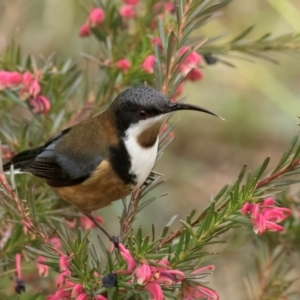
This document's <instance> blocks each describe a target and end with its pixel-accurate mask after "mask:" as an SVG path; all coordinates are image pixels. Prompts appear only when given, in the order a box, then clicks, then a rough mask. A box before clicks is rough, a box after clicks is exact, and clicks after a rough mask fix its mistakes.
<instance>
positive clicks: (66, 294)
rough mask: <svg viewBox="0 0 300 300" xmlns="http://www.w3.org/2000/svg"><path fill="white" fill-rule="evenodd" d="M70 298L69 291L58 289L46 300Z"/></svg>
mask: <svg viewBox="0 0 300 300" xmlns="http://www.w3.org/2000/svg"><path fill="white" fill-rule="evenodd" d="M70 297H71V292H70V291H65V290H63V289H59V290H58V291H57V292H56V293H55V294H53V295H50V296H48V297H47V299H46V300H62V299H70Z"/></svg>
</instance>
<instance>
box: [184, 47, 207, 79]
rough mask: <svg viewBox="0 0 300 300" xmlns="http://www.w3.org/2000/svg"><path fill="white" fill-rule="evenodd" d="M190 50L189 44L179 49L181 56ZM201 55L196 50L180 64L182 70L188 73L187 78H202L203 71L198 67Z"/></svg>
mask: <svg viewBox="0 0 300 300" xmlns="http://www.w3.org/2000/svg"><path fill="white" fill-rule="evenodd" d="M188 50H189V47H188V46H184V47H182V48H181V49H180V50H179V56H182V55H185V54H186V53H187V51H188ZM200 62H201V56H200V55H199V54H198V53H197V52H196V51H192V52H191V53H189V54H188V55H187V56H186V58H185V59H184V60H183V61H182V63H181V64H180V67H179V68H180V72H181V73H182V74H184V75H187V77H186V78H187V79H189V80H192V81H196V80H199V79H201V78H202V73H201V71H200V70H199V69H197V67H198V66H199V65H200ZM190 74H191V75H190Z"/></svg>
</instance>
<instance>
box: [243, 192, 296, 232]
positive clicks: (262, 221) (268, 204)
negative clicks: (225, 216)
mask: <svg viewBox="0 0 300 300" xmlns="http://www.w3.org/2000/svg"><path fill="white" fill-rule="evenodd" d="M241 213H242V214H243V215H248V216H249V217H250V222H251V223H252V224H253V230H254V232H255V233H256V234H264V233H265V232H266V230H269V231H283V230H284V228H283V227H282V226H280V225H278V224H277V223H278V222H281V221H283V220H284V219H286V218H288V217H290V216H291V210H290V209H288V208H285V207H276V206H275V201H274V199H273V198H267V199H265V200H264V201H263V202H261V203H254V204H251V203H249V202H246V203H245V204H244V205H243V207H242V209H241Z"/></svg>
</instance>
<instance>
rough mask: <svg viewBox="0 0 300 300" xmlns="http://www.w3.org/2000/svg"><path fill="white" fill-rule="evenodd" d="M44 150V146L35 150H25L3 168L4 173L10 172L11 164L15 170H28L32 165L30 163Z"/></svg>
mask: <svg viewBox="0 0 300 300" xmlns="http://www.w3.org/2000/svg"><path fill="white" fill-rule="evenodd" d="M43 149H44V146H41V147H38V148H36V149H33V150H25V151H23V152H20V153H18V154H17V155H16V156H14V157H13V158H12V160H11V161H10V162H8V163H6V164H5V165H4V166H3V171H4V172H7V171H9V170H10V166H11V164H13V165H14V169H15V170H20V171H22V169H24V168H26V167H27V166H28V164H30V162H31V161H32V160H34V159H35V158H36V156H37V155H39V154H40V153H41V152H42V151H43Z"/></svg>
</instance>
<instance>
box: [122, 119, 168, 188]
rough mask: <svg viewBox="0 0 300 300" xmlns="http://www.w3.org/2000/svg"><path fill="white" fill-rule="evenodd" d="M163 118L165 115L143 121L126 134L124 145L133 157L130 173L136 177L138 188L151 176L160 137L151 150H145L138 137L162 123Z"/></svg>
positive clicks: (134, 125)
mask: <svg viewBox="0 0 300 300" xmlns="http://www.w3.org/2000/svg"><path fill="white" fill-rule="evenodd" d="M163 118H164V115H161V116H157V117H155V118H149V119H145V120H141V121H139V122H138V123H136V124H133V125H131V126H130V127H129V128H128V129H127V130H126V132H125V137H124V143H125V147H126V149H127V151H128V153H129V155H130V157H131V169H130V171H129V172H130V173H131V174H134V175H135V176H136V181H137V184H136V186H135V187H136V188H138V187H140V186H141V185H142V184H143V183H144V182H145V180H146V179H147V177H148V176H149V174H150V172H151V170H152V168H153V167H154V164H155V160H156V156H157V149H158V137H157V139H156V142H155V143H154V145H153V146H152V147H149V148H143V147H142V146H141V145H140V144H139V143H138V137H139V135H140V134H142V133H143V132H144V131H145V130H146V129H148V128H150V127H151V126H152V125H154V124H155V123H157V122H159V121H161V120H162V119H163Z"/></svg>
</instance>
